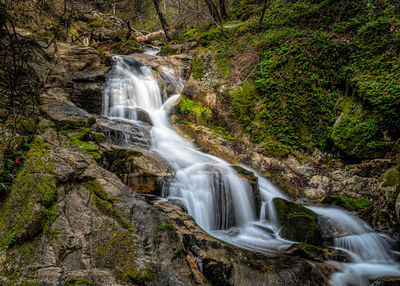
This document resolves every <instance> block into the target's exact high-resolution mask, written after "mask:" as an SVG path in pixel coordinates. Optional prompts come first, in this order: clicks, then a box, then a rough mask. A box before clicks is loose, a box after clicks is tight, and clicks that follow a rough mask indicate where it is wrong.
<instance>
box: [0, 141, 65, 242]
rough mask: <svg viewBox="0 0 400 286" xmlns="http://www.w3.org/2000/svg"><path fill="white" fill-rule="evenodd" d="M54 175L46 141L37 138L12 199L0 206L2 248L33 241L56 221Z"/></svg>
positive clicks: (13, 186) (20, 173) (12, 191)
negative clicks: (54, 217) (54, 218)
mask: <svg viewBox="0 0 400 286" xmlns="http://www.w3.org/2000/svg"><path fill="white" fill-rule="evenodd" d="M53 173H54V161H53V158H52V156H51V153H50V150H49V148H48V146H47V145H46V144H45V143H44V141H43V139H41V138H40V137H37V138H35V140H34V141H33V143H32V145H31V148H30V150H29V151H28V153H27V154H26V158H25V162H24V165H23V166H22V168H21V170H20V171H19V173H18V175H17V177H16V179H15V182H14V184H13V185H12V187H11V190H10V193H9V195H8V196H7V198H6V199H5V201H4V202H3V204H1V205H0V232H1V234H2V235H1V237H2V238H1V239H0V248H3V247H6V246H8V247H10V246H12V245H14V244H15V243H17V244H19V245H21V244H23V243H24V242H26V241H29V240H32V239H34V238H35V237H37V236H38V235H40V234H41V233H42V232H43V230H44V229H45V228H46V225H48V224H49V223H50V222H51V221H53V214H54V208H53V206H54V204H55V202H56V201H57V198H58V194H57V184H56V182H57V181H56V178H55V176H54V174H53ZM10 213H12V214H13V215H12V216H10ZM14 240H15V241H14ZM12 241H13V243H11V242H12Z"/></svg>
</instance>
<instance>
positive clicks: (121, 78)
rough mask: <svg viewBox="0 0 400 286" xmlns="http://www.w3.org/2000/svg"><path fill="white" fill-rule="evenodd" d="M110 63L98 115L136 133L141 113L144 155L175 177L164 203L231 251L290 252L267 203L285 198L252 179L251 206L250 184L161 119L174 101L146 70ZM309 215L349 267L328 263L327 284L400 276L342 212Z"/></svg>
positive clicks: (127, 62)
mask: <svg viewBox="0 0 400 286" xmlns="http://www.w3.org/2000/svg"><path fill="white" fill-rule="evenodd" d="M114 60H115V65H114V67H113V69H112V70H111V71H110V73H109V74H108V76H107V82H106V84H105V86H104V90H103V112H102V114H103V116H106V117H108V118H109V119H114V120H119V121H121V120H122V121H124V122H128V123H130V124H132V125H135V126H137V125H139V126H140V125H141V124H143V122H142V121H143V120H142V119H141V118H143V117H146V116H144V115H143V114H148V117H149V118H147V119H146V121H150V122H151V123H152V125H153V126H152V128H151V143H150V145H151V149H152V150H153V151H155V152H157V153H158V154H159V155H160V156H161V157H162V158H164V159H165V160H166V161H167V163H168V164H169V166H170V167H171V168H172V170H173V172H174V179H173V180H171V181H169V182H168V183H167V184H165V185H164V186H163V194H162V195H163V197H164V199H167V200H173V201H174V202H177V203H179V204H180V205H181V206H182V207H184V208H185V209H187V211H188V213H189V214H190V215H191V216H192V217H193V218H194V220H195V221H196V223H197V224H198V225H199V226H200V227H201V228H203V229H204V230H205V231H207V232H208V233H210V234H211V235H213V236H215V237H217V238H219V239H222V240H224V241H226V242H228V243H231V244H233V245H236V246H238V247H242V248H246V249H249V250H254V251H258V252H262V253H265V254H279V252H281V251H284V250H285V249H288V248H289V247H290V246H291V245H293V244H294V243H295V242H293V241H289V240H286V239H284V238H283V237H281V235H280V230H281V227H280V225H279V221H278V219H277V214H276V210H275V207H274V205H273V199H274V198H284V199H287V200H288V198H287V197H286V196H285V195H284V194H282V193H281V192H280V190H279V189H278V188H276V187H275V186H274V185H272V184H271V183H270V182H269V181H268V180H266V179H265V178H263V177H261V176H259V175H257V174H256V176H257V178H258V186H259V191H260V195H261V204H257V203H256V201H255V199H254V196H253V193H252V186H251V185H250V183H249V182H247V181H246V180H244V179H242V178H241V177H240V176H239V175H238V173H237V172H236V170H235V169H234V168H233V167H232V166H231V165H230V164H228V163H227V162H225V161H223V160H222V159H220V158H218V157H216V156H213V155H209V154H206V153H203V152H201V151H199V150H197V149H196V147H195V146H194V145H193V144H192V143H191V142H189V141H187V140H185V139H184V138H182V137H181V136H180V135H178V134H177V133H176V132H175V131H174V130H173V129H172V128H171V127H170V125H169V122H168V113H169V111H170V109H171V108H172V106H173V105H174V104H175V103H176V102H177V101H178V100H179V95H178V94H177V95H174V96H171V97H170V98H168V99H167V100H165V101H164V102H162V101H163V100H162V96H161V94H160V89H159V87H158V85H157V82H156V81H155V80H154V78H153V75H152V73H151V68H149V67H146V66H144V65H143V64H141V63H140V62H138V61H137V60H135V59H133V58H129V57H120V56H115V57H114ZM177 81H179V79H178V80H177ZM126 145H128V144H126ZM243 168H245V169H247V167H243ZM310 209H311V210H312V211H313V212H314V213H316V214H317V215H318V216H319V217H321V218H322V220H323V221H324V223H323V226H322V227H324V228H327V231H328V229H329V231H332V232H334V233H337V234H339V235H336V236H334V239H333V241H332V245H330V247H333V248H336V249H338V250H341V251H343V252H345V253H347V254H348V256H349V257H350V259H351V262H349V263H344V262H338V261H327V263H330V264H332V265H334V266H335V267H336V268H337V269H338V272H336V273H334V274H333V275H332V277H331V280H330V282H331V284H332V285H369V284H370V283H371V281H373V280H374V279H377V278H379V277H398V276H400V267H399V265H398V263H397V262H396V260H395V254H394V253H393V252H391V250H390V242H391V239H390V238H389V237H387V236H385V235H382V234H378V233H375V232H373V230H372V229H371V227H370V226H368V225H367V224H366V223H365V222H363V221H362V220H360V219H358V218H356V217H354V216H353V215H351V214H350V213H348V212H346V211H343V210H339V209H335V208H321V207H310ZM376 283H378V284H376ZM373 285H379V282H374V284H373Z"/></svg>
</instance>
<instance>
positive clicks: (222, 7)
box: [219, 0, 228, 19]
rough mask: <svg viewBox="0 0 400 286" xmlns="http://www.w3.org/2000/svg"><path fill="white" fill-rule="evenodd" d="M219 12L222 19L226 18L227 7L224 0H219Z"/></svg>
mask: <svg viewBox="0 0 400 286" xmlns="http://www.w3.org/2000/svg"><path fill="white" fill-rule="evenodd" d="M219 12H220V14H221V18H222V19H226V18H228V9H227V8H226V1H225V0H219Z"/></svg>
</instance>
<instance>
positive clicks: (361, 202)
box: [322, 196, 372, 211]
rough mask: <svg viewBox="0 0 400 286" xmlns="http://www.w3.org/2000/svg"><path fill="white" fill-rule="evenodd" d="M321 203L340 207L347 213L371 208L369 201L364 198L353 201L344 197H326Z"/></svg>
mask: <svg viewBox="0 0 400 286" xmlns="http://www.w3.org/2000/svg"><path fill="white" fill-rule="evenodd" d="M322 203H323V204H326V205H335V206H338V207H342V208H344V209H347V210H349V211H361V210H365V209H369V208H370V207H372V203H371V201H370V200H368V199H366V198H358V199H353V198H349V197H346V196H326V197H325V198H324V199H323V201H322Z"/></svg>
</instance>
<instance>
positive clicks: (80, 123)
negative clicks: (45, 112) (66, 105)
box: [55, 120, 89, 131]
mask: <svg viewBox="0 0 400 286" xmlns="http://www.w3.org/2000/svg"><path fill="white" fill-rule="evenodd" d="M88 126H89V124H88V120H73V121H72V120H71V121H60V122H56V123H55V127H56V129H57V130H58V131H65V130H76V129H81V128H87V127H88Z"/></svg>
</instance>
